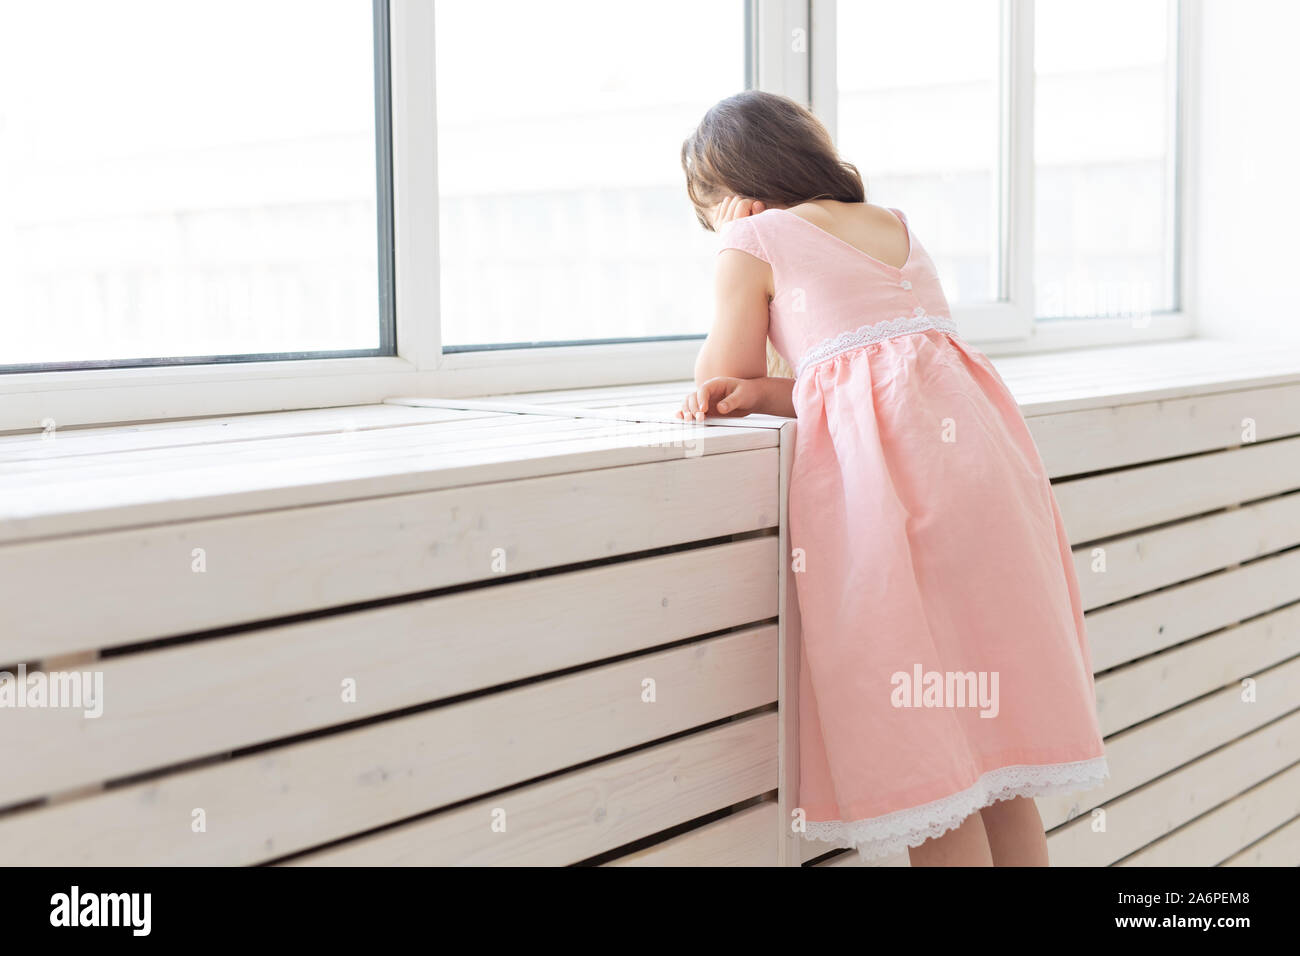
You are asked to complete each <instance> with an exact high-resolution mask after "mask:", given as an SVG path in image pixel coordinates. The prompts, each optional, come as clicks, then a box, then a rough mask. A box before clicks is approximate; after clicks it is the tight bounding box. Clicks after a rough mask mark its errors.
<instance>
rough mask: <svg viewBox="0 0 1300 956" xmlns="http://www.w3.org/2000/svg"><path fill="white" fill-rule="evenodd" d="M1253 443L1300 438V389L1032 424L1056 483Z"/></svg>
mask: <svg viewBox="0 0 1300 956" xmlns="http://www.w3.org/2000/svg"><path fill="white" fill-rule="evenodd" d="M1248 418H1249V419H1253V420H1254V422H1255V436H1254V438H1255V440H1256V441H1268V440H1270V439H1273V438H1288V437H1291V436H1293V435H1300V385H1297V384H1290V385H1281V386H1277V387H1274V388H1251V389H1246V390H1243V391H1235V392H1220V393H1216V394H1212V395H1195V396H1192V397H1188V398H1178V399H1171V400H1169V401H1161V402H1143V403H1138V404H1133V405H1118V406H1115V405H1112V406H1110V407H1101V408H1088V409H1084V410H1081V411H1072V412H1061V413H1057V414H1046V415H1041V414H1033V415H1031V416H1030V417H1029V418H1028V422H1029V429H1030V432H1031V433H1032V434H1033V436H1034V442H1035V444H1037V446H1038V452H1039V454H1040V455H1041V456H1042V458H1043V462H1044V464H1045V465H1046V466H1047V472H1048V474H1049V475H1050V476H1051V477H1053V478H1060V477H1064V476H1066V475H1078V474H1083V473H1086V472H1095V471H1103V470H1105V469H1108V468H1119V467H1122V466H1125V465H1135V464H1138V463H1140V462H1149V461H1159V460H1162V459H1165V458H1178V457H1181V456H1183V455H1193V454H1196V453H1198V452H1204V451H1218V450H1219V449H1222V448H1231V447H1233V446H1235V445H1240V444H1242V441H1243V428H1244V426H1243V424H1242V423H1243V421H1244V420H1245V419H1248Z"/></svg>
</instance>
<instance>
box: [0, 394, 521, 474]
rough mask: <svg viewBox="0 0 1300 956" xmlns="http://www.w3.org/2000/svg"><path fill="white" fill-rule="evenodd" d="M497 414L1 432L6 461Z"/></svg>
mask: <svg viewBox="0 0 1300 956" xmlns="http://www.w3.org/2000/svg"><path fill="white" fill-rule="evenodd" d="M498 417H505V416H497V415H492V414H490V413H489V414H485V413H482V412H466V411H453V410H450V409H445V408H403V407H399V406H396V405H345V406H341V407H339V408H305V409H300V410H297V411H292V412H269V413H266V414H261V415H232V416H230V417H227V418H202V419H179V420H175V421H162V422H141V423H136V424H133V425H110V426H106V427H101V428H70V429H62V430H60V429H58V428H56V429H55V431H54V433H53V437H52V438H49V437H45V436H44V435H43V434H36V435H32V434H27V435H0V463H8V462H16V461H28V460H48V459H52V458H70V457H83V456H91V455H103V454H118V453H122V452H132V451H143V450H147V449H159V448H180V447H184V446H194V445H211V444H221V443H225V442H242V441H251V440H257V439H263V440H274V439H277V438H293V437H297V436H302V435H325V434H332V433H334V434H336V433H339V432H345V431H369V430H371V429H377V428H400V427H404V426H408V425H429V424H432V423H434V422H448V423H450V422H457V421H471V420H472V421H478V422H486V421H487V420H489V419H491V418H498Z"/></svg>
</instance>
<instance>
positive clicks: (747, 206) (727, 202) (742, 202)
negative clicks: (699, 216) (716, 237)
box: [713, 196, 767, 231]
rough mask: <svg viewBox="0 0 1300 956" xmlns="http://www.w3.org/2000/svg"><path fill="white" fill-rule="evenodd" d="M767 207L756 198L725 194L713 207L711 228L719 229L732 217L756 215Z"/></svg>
mask: <svg viewBox="0 0 1300 956" xmlns="http://www.w3.org/2000/svg"><path fill="white" fill-rule="evenodd" d="M766 208H767V207H766V206H765V205H763V203H762V201H760V200H758V199H746V198H745V197H744V196H727V197H726V198H725V199H723V200H722V202H720V203H718V204H717V205H716V206H714V207H713V228H714V230H715V231H716V230H718V229H720V228H721V227H722V226H723V225H725V224H726V223H729V222H731V220H733V219H744V218H745V217H746V216H757V215H758V214H759V213H760V212H762V211H763V210H764V209H766Z"/></svg>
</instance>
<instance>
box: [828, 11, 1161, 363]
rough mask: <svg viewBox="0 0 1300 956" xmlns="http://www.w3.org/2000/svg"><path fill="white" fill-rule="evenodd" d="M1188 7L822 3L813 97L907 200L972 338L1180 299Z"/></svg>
mask: <svg viewBox="0 0 1300 956" xmlns="http://www.w3.org/2000/svg"><path fill="white" fill-rule="evenodd" d="M1179 7H1180V4H1179V3H1178V2H1177V0H1097V2H1091V3H1086V4H1085V3H1079V2H1077V0H909V2H908V3H905V4H900V3H893V2H888V0H855V2H847V0H846V2H841V3H838V4H835V3H827V4H824V5H822V4H818V3H814V7H813V23H814V26H816V25H817V24H818V22H819V19H820V24H821V31H820V33H818V34H816V35H815V38H814V43H813V51H814V56H813V63H812V71H813V78H814V83H813V86H814V90H813V93H814V95H813V105H814V108H815V109H816V110H817V111H818V112H820V113H822V114H823V115H824V116H826V117H827V118H829V120H830V121H831V123H832V124H833V126H834V131H835V133H836V140H837V143H838V144H839V146H840V149H841V151H842V152H843V153H844V154H845V156H846V158H848V159H849V160H850V161H851V162H854V163H856V164H857V165H858V166H859V168H860V169H861V170H862V171H863V172H864V174H866V177H867V186H868V195H869V198H870V199H871V200H872V201H874V202H877V203H881V204H883V205H889V206H897V207H901V208H904V209H906V210H907V211H908V213H909V215H910V218H911V220H912V222H913V223H914V224H915V226H916V229H917V233H918V234H919V235H920V236H922V237H923V238H924V241H925V243H926V246H927V249H929V251H930V253H931V255H932V256H933V258H934V259H935V264H936V266H937V267H938V269H939V272H940V274H941V277H942V279H943V283H944V287H945V290H946V291H947V293H948V297H949V299H950V301H951V302H952V304H953V306H954V309H955V310H956V311H957V313H958V314H957V319H958V321H959V323H961V324H963V325H964V327H965V330H966V332H967V334H968V335H970V336H971V337H972V338H975V339H1027V338H1029V337H1030V336H1032V335H1036V334H1040V333H1042V332H1043V331H1044V330H1045V327H1046V326H1047V325H1048V324H1049V323H1046V322H1038V323H1037V324H1036V320H1061V319H1088V320H1096V319H1127V320H1141V321H1137V322H1133V323H1131V324H1130V327H1141V326H1143V325H1146V324H1149V323H1150V320H1151V318H1152V317H1153V316H1160V315H1162V314H1164V315H1170V314H1173V313H1176V312H1177V310H1178V309H1179V308H1181V297H1180V295H1179V288H1178V283H1179V281H1180V262H1179V254H1180V247H1179V228H1180V222H1181V217H1180V213H1179V201H1178V196H1179V188H1180V176H1179V162H1178V161H1179V151H1178V138H1179V135H1180V130H1179V124H1178V121H1177V117H1178V107H1179V96H1180V90H1179V83H1178V71H1179V56H1178V49H1179V39H1178V38H1179V32H1180V31H1179V22H1178V20H1179V13H1180V10H1179ZM819 10H820V11H821V12H822V15H821V17H820V18H819V17H818V11H819ZM819 40H820V44H819V42H818V41H819ZM832 44H833V48H834V64H833V68H828V66H827V64H824V63H821V64H819V62H818V58H817V56H816V51H817V50H818V49H819V48H821V49H825V48H826V47H827V46H830V45H832ZM819 77H820V78H821V82H820V84H819V83H818V79H819ZM989 306H991V307H989ZM1173 327H1174V328H1181V327H1182V326H1181V325H1175V326H1173ZM1115 328H1116V329H1117V330H1118V331H1117V332H1115V333H1114V334H1117V335H1118V336H1119V337H1120V338H1121V339H1122V338H1123V337H1124V336H1125V335H1126V334H1127V332H1126V331H1125V328H1126V327H1125V326H1123V325H1121V326H1118V327H1115ZM1085 335H1086V333H1085Z"/></svg>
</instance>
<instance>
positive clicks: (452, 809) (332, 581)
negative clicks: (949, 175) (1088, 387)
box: [0, 358, 1300, 867]
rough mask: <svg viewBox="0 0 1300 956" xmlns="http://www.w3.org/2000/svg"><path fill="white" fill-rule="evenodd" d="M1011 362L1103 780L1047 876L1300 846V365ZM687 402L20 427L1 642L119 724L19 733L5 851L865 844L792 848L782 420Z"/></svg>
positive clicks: (0, 465)
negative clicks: (1065, 539) (714, 414)
mask: <svg viewBox="0 0 1300 956" xmlns="http://www.w3.org/2000/svg"><path fill="white" fill-rule="evenodd" d="M1081 361H1082V362H1083V363H1084V364H1086V363H1087V362H1096V361H1100V360H1099V359H1095V358H1093V359H1083V360H1081ZM1017 362H1019V360H1011V361H1010V362H1009V363H1007V365H1006V367H1007V368H1008V369H1014V368H1017V367H1018V368H1020V370H1021V372H1022V373H1023V374H1020V373H1017V374H1015V375H1012V374H1008V381H1009V382H1010V384H1011V385H1012V387H1013V390H1015V391H1016V393H1017V395H1018V396H1019V397H1021V398H1022V400H1023V401H1026V403H1027V404H1026V407H1027V410H1028V412H1029V415H1030V418H1029V420H1030V428H1031V431H1032V432H1033V434H1034V435H1035V438H1036V440H1037V441H1038V443H1039V445H1040V449H1041V450H1042V453H1043V455H1044V459H1045V461H1046V462H1047V464H1048V468H1049V470H1050V472H1051V473H1052V474H1053V476H1055V477H1056V478H1057V481H1056V491H1057V497H1058V501H1059V502H1060V504H1061V510H1062V514H1063V516H1064V518H1065V524H1066V528H1067V531H1068V532H1069V534H1070V539H1071V542H1072V544H1073V545H1074V546H1075V549H1076V550H1075V559H1076V563H1077V567H1078V569H1079V573H1080V581H1081V587H1082V591H1083V596H1084V601H1085V605H1086V607H1087V614H1088V623H1089V632H1090V638H1091V641H1092V645H1093V658H1094V665H1095V669H1096V671H1097V688H1098V696H1099V704H1100V713H1101V718H1102V723H1103V727H1104V730H1105V733H1106V734H1107V752H1108V755H1109V757H1110V760H1111V768H1112V777H1111V779H1110V780H1109V781H1108V782H1107V784H1106V785H1105V786H1104V787H1101V788H1099V789H1097V790H1095V791H1091V792H1089V793H1084V794H1075V795H1061V796H1059V797H1045V798H1042V799H1041V800H1040V801H1039V805H1040V809H1041V811H1042V815H1043V818H1044V822H1045V824H1046V825H1047V826H1048V828H1049V843H1050V846H1051V847H1052V852H1053V858H1054V860H1055V862H1057V863H1064V864H1069V863H1080V864H1086V865H1148V864H1153V863H1164V862H1175V863H1180V864H1189V865H1216V864H1223V865H1279V864H1281V865H1295V864H1297V863H1300V850H1298V844H1300V837H1297V833H1300V829H1297V827H1298V826H1300V824H1298V823H1297V820H1300V807H1297V806H1296V805H1295V802H1294V794H1295V793H1296V792H1297V784H1296V780H1295V772H1296V767H1297V766H1300V725H1297V724H1296V721H1297V720H1298V719H1300V645H1297V644H1296V634H1297V633H1300V626H1298V625H1300V618H1297V610H1296V608H1297V607H1300V385H1298V384H1297V383H1296V381H1295V379H1294V378H1292V379H1287V378H1286V377H1285V376H1284V375H1281V373H1280V372H1279V376H1278V377H1275V378H1273V379H1270V380H1268V381H1267V383H1265V384H1263V385H1262V386H1261V387H1251V386H1250V384H1249V382H1248V381H1245V380H1243V379H1241V377H1240V374H1239V373H1238V372H1234V371H1231V370H1229V371H1226V372H1225V374H1224V375H1223V376H1222V377H1221V378H1220V379H1219V380H1217V381H1216V382H1215V383H1214V384H1213V385H1212V386H1207V387H1206V388H1205V390H1203V391H1199V392H1198V391H1197V390H1196V389H1195V388H1189V387H1187V386H1186V385H1185V383H1184V384H1181V385H1180V384H1179V379H1178V376H1177V375H1162V376H1156V377H1155V378H1153V379H1152V381H1151V382H1150V383H1146V384H1134V385H1132V387H1131V388H1129V390H1128V391H1127V392H1124V393H1123V398H1122V400H1120V401H1117V402H1116V403H1114V404H1112V405H1110V406H1107V405H1106V404H1105V403H1097V402H1095V401H1093V402H1091V403H1088V402H1084V401H1082V399H1081V398H1079V397H1078V396H1075V395H1074V394H1073V393H1072V392H1071V389H1077V388H1081V387H1082V384H1081V383H1082V380H1083V378H1084V377H1086V376H1085V373H1084V372H1083V371H1080V370H1079V369H1081V368H1082V365H1080V366H1079V367H1078V368H1076V369H1075V371H1074V372H1073V373H1072V374H1073V375H1074V376H1075V378H1074V380H1072V381H1071V382H1069V383H1064V384H1061V383H1055V384H1054V383H1053V382H1052V381H1051V378H1052V376H1049V375H1039V374H1037V373H1034V374H1030V372H1028V371H1025V370H1027V369H1030V368H1031V366H1030V365H1029V364H1026V363H1021V364H1020V365H1019V366H1018V365H1017ZM999 364H1000V366H1001V365H1002V364H1003V363H999ZM1103 364H1104V363H1103ZM1072 368H1073V366H1072ZM1098 369H1099V374H1109V373H1106V372H1105V370H1104V369H1102V368H1101V366H1098ZM1054 374H1057V373H1054ZM1116 374H1118V373H1116ZM1234 375H1236V376H1237V378H1233V376H1234ZM1117 387H1118V386H1117ZM679 391H680V387H679V385H678V384H677V383H668V384H665V385H656V386H638V387H635V388H630V389H603V390H595V391H586V392H577V393H550V394H547V395H545V396H528V397H523V398H524V406H523V407H521V405H520V398H521V397H519V396H515V397H509V399H510V402H509V404H510V408H508V409H505V408H501V407H478V408H459V409H455V408H440V407H431V406H429V405H412V406H404V405H400V404H394V405H390V406H385V407H368V408H363V409H331V410H322V411H320V412H314V413H306V414H304V415H301V416H298V415H296V414H286V413H281V414H277V415H270V416H239V417H236V418H232V419H224V420H220V421H219V422H210V423H198V422H187V423H165V424H158V425H146V426H121V427H117V428H114V429H103V430H87V431H79V432H68V433H66V434H65V433H60V434H58V436H57V437H56V438H55V439H54V440H53V441H42V440H40V439H32V438H30V437H28V438H15V437H0V495H3V497H0V501H3V510H2V511H0V583H2V586H4V587H5V588H6V595H5V596H6V600H5V601H3V602H0V661H9V662H17V661H19V660H28V661H32V660H45V661H51V660H53V659H57V658H59V657H61V656H67V655H71V656H70V657H65V659H66V660H67V661H68V662H69V663H71V662H72V661H77V660H80V661H83V662H85V661H94V662H95V663H94V666H95V668H96V669H98V670H100V671H101V672H102V673H103V674H104V676H105V678H106V684H105V688H106V715H105V717H104V718H101V720H102V721H103V722H102V723H95V722H92V721H82V720H80V719H76V718H74V717H73V716H72V715H71V714H70V713H69V712H60V711H44V712H40V711H33V712H27V713H21V714H19V712H10V713H9V714H6V715H0V717H3V720H0V749H3V750H5V751H12V750H13V749H14V748H15V747H27V752H29V753H30V752H33V751H32V748H31V747H30V742H31V741H32V740H38V741H41V742H42V743H43V745H44V746H43V747H42V748H41V749H40V750H39V751H36V753H38V754H39V755H40V756H38V757H37V759H34V760H31V761H27V762H24V763H22V764H16V765H15V768H16V769H15V771H14V772H12V773H11V774H8V775H6V777H5V778H4V779H3V780H0V807H4V806H5V805H8V806H9V807H10V809H9V810H8V811H4V810H2V809H0V864H10V863H12V864H21V863H33V862H39V863H74V864H75V863H91V864H94V863H100V864H115V863H126V864H134V863H139V864H143V863H164V864H166V863H201V864H250V863H265V862H286V863H290V864H293V865H333V864H345V863H362V864H369V863H374V864H399V865H401V864H421V863H466V864H475V865H490V864H497V863H521V864H528V865H562V864H572V863H579V862H583V861H592V860H595V861H596V862H601V863H604V864H606V865H627V866H636V865H641V866H668V865H754V866H765V865H798V864H800V863H803V862H810V861H813V860H816V861H817V862H816V864H815V865H819V866H837V867H838V866H856V865H859V864H860V862H861V861H860V859H859V858H858V856H857V854H855V853H837V852H834V851H833V850H832V848H830V847H829V846H828V845H826V844H816V845H811V844H807V843H805V842H803V841H798V840H795V839H792V838H791V837H790V835H789V834H788V832H787V831H788V819H787V811H788V808H789V806H791V805H793V798H792V781H793V780H794V779H797V753H795V752H794V751H793V747H792V743H793V741H794V740H795V739H797V726H796V725H795V723H794V721H793V717H794V714H795V706H796V704H797V702H796V701H795V700H794V693H793V688H794V687H796V686H797V683H796V680H797V668H796V667H793V666H792V661H791V656H792V653H791V652H792V649H793V648H795V647H796V646H797V645H796V644H795V640H796V639H797V617H796V615H795V613H794V612H795V611H797V608H792V607H791V606H790V604H789V600H788V595H785V597H784V599H783V589H782V587H781V583H780V582H781V567H782V565H783V564H784V560H783V557H782V555H783V553H784V551H785V548H786V545H785V544H784V543H783V539H782V538H781V537H779V536H778V526H779V525H781V524H782V523H783V522H782V518H781V499H782V489H781V488H780V484H779V481H780V475H781V474H782V471H783V462H784V466H785V467H787V468H788V462H789V455H788V449H787V450H786V451H785V452H784V453H783V452H781V451H779V450H778V444H784V443H785V439H786V438H788V434H782V429H781V428H780V427H778V426H780V425H781V423H780V422H753V423H748V424H747V423H744V422H728V423H726V425H725V426H723V427H694V426H681V425H668V424H664V423H661V422H659V421H657V420H656V416H657V414H658V412H659V411H661V410H664V409H667V410H669V411H671V407H672V406H673V405H674V404H675V403H676V402H677V401H678V400H679V398H680V395H679V394H678V392H679ZM1117 394H1119V393H1118V392H1117ZM1143 394H1148V395H1158V396H1159V400H1158V401H1144V400H1142V396H1143ZM502 398H506V397H502ZM502 404H505V403H502ZM529 404H531V405H534V406H536V407H533V408H529V407H527V406H528V405H529ZM584 405H586V406H590V408H592V409H593V410H594V412H595V413H596V416H595V417H593V418H588V417H586V416H585V415H584V414H583V406H584ZM620 417H628V418H632V419H636V421H633V422H622V421H619V420H618V419H619V418H620ZM1246 418H1249V419H1251V420H1252V421H1253V425H1254V429H1255V433H1254V435H1253V436H1250V437H1251V438H1253V439H1254V440H1253V441H1250V440H1247V438H1246V436H1245V434H1244V433H1243V430H1242V428H1243V419H1246ZM752 426H759V427H752ZM783 456H784V457H783ZM24 489H26V492H27V493H25V494H20V495H18V496H17V497H15V493H18V492H21V491H23V490H24ZM200 539H202V540H200ZM194 547H203V548H204V549H205V551H206V554H207V563H208V570H207V571H205V572H204V573H202V574H195V573H194V572H192V571H191V570H190V567H191V561H192V558H191V550H192V548H194ZM494 548H501V549H503V552H504V556H505V560H506V569H505V571H504V572H498V571H497V570H495V569H494V568H493V566H492V563H491V559H492V556H493V550H492V549H494ZM1097 548H1101V549H1103V553H1104V555H1105V559H1106V564H1105V570H1104V571H1100V570H1098V571H1094V570H1093V568H1094V565H1095V563H1096V558H1097V554H1096V552H1095V549H1097ZM299 614H307V615H309V616H308V617H306V618H305V619H302V620H298V619H292V618H290V619H286V616H292V615H299ZM774 620H775V623H773V621H774ZM232 627H233V628H236V629H235V630H233V631H232V632H230V633H226V632H224V631H216V632H213V630H212V629H214V628H215V629H220V628H232ZM159 638H166V639H168V643H166V644H165V645H163V646H153V645H151V644H148V643H142V642H149V641H152V640H154V639H159ZM96 658H100V659H99V660H96ZM79 666H89V665H88V664H85V663H83V664H81V665H79ZM646 679H653V680H654V682H655V684H654V687H655V689H656V694H657V699H656V701H655V702H654V703H649V702H646V701H644V700H643V699H642V695H643V693H644V685H643V681H645V680H646ZM345 680H351V681H355V687H356V700H355V702H346V703H345V702H344V701H343V699H342V698H341V694H340V691H341V685H342V684H343V682H344V681H345ZM1243 681H1246V682H1247V686H1246V688H1243V686H1242V682H1243ZM1244 691H1245V692H1246V697H1247V699H1243V692H1244ZM114 695H116V696H114ZM1251 695H1253V696H1251ZM778 707H779V709H777V708H778ZM137 774H138V775H142V776H139V777H136V776H133V775H137ZM105 782H108V783H109V784H110V785H109V786H108V788H107V789H100V785H101V784H103V783H105ZM41 797H47V798H48V799H46V800H41V799H39V798H41ZM23 801H34V802H27V803H24V802H23ZM196 809H202V810H203V811H204V812H205V814H206V821H207V829H206V832H203V833H195V832H193V830H192V814H193V812H194V811H195V810H196ZM1098 810H1100V811H1105V813H1106V817H1105V819H1106V822H1107V829H1106V830H1105V831H1095V830H1094V827H1095V826H1096V825H1097V823H1096V821H1097V820H1098V819H1099V817H1096V816H1094V811H1098ZM494 811H504V814H505V815H504V818H503V819H504V821H505V829H504V830H500V829H499V828H494V827H493V825H492V824H493V823H494V822H495V821H497V820H498V818H499V815H498V816H494V815H493V813H494ZM828 851H831V852H830V853H829V854H828ZM877 865H906V855H905V854H903V855H901V856H900V857H898V858H895V859H893V860H887V861H878V862H877Z"/></svg>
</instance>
